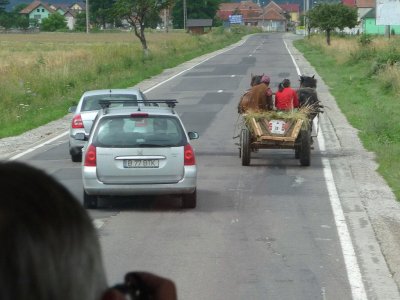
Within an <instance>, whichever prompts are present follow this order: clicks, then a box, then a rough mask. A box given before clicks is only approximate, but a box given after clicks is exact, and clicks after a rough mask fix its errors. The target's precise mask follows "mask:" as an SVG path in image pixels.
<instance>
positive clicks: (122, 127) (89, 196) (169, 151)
mask: <svg viewBox="0 0 400 300" xmlns="http://www.w3.org/2000/svg"><path fill="white" fill-rule="evenodd" d="M146 101H148V102H149V103H153V102H157V103H156V104H155V105H157V106H137V107H129V106H128V107H110V104H112V103H115V101H103V102H102V105H104V108H103V109H101V110H100V111H99V113H98V115H97V117H96V119H95V121H94V123H93V126H92V130H91V133H90V136H89V140H88V142H87V144H86V145H85V147H84V148H83V162H82V178H83V189H84V193H83V196H84V206H85V208H96V207H97V202H98V197H104V196H130V195H159V194H172V195H181V196H182V207H183V208H194V207H196V198H197V191H196V182H197V167H196V159H195V152H194V149H193V147H192V146H191V144H190V140H191V139H197V138H198V134H197V132H186V130H185V127H184V125H183V123H182V121H181V119H180V118H179V116H178V114H177V113H176V112H175V110H174V106H175V103H177V102H176V100H146ZM125 103H126V102H125ZM77 138H78V139H79V138H80V139H84V136H83V135H82V134H81V135H78V136H77Z"/></svg>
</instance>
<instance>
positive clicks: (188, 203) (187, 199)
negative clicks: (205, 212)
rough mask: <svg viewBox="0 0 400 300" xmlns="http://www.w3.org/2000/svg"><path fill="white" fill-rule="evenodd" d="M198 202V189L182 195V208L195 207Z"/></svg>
mask: <svg viewBox="0 0 400 300" xmlns="http://www.w3.org/2000/svg"><path fill="white" fill-rule="evenodd" d="M196 204H197V190H194V192H193V193H191V194H183V195H182V208H195V207H196Z"/></svg>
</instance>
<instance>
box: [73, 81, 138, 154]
mask: <svg viewBox="0 0 400 300" xmlns="http://www.w3.org/2000/svg"><path fill="white" fill-rule="evenodd" d="M112 99H115V100H127V101H132V100H145V99H146V96H145V95H144V94H143V93H142V92H141V91H140V90H138V89H133V88H131V89H109V90H93V91H87V92H85V93H83V95H82V96H81V98H80V100H79V102H78V105H77V106H73V107H70V108H69V112H72V113H73V114H74V115H73V118H72V122H71V125H70V129H69V154H70V155H71V160H72V161H73V162H79V161H81V160H82V147H83V146H84V144H85V141H82V140H77V139H76V138H75V136H76V134H77V133H84V134H85V136H86V137H88V136H89V132H90V128H91V127H92V122H93V120H94V118H95V117H96V115H97V112H98V111H99V109H100V108H101V107H100V104H99V101H100V100H112ZM115 105H118V106H123V105H124V104H123V103H117V104H115ZM130 105H137V104H136V103H135V102H130ZM142 105H144V104H142Z"/></svg>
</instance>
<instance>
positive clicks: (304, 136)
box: [299, 130, 311, 166]
mask: <svg viewBox="0 0 400 300" xmlns="http://www.w3.org/2000/svg"><path fill="white" fill-rule="evenodd" d="M300 142H301V144H300V151H299V152H300V153H299V154H300V157H299V158H300V164H301V165H302V166H309V165H310V163H311V133H310V131H309V130H302V131H301V137H300Z"/></svg>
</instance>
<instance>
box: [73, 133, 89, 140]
mask: <svg viewBox="0 0 400 300" xmlns="http://www.w3.org/2000/svg"><path fill="white" fill-rule="evenodd" d="M75 139H76V140H78V141H86V140H87V138H86V136H85V134H84V133H83V132H78V133H77V134H75Z"/></svg>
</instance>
